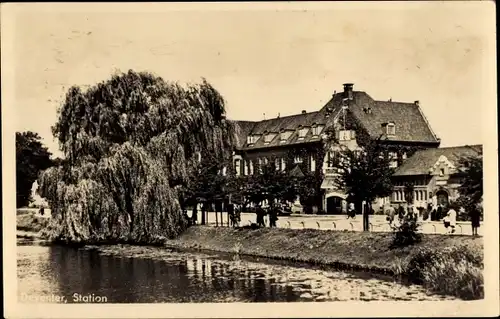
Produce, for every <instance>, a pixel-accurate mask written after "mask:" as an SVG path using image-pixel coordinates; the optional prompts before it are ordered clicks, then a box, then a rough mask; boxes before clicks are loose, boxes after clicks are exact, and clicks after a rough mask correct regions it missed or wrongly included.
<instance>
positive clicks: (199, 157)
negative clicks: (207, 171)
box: [196, 152, 201, 163]
mask: <svg viewBox="0 0 500 319" xmlns="http://www.w3.org/2000/svg"><path fill="white" fill-rule="evenodd" d="M196 160H197V161H198V163H199V162H201V153H200V152H196Z"/></svg>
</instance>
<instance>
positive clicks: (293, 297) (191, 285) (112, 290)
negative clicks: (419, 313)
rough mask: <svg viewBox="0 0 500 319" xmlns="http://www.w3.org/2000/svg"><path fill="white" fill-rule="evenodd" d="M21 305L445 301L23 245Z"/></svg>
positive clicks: (328, 276)
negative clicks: (25, 303) (22, 303)
mask: <svg viewBox="0 0 500 319" xmlns="http://www.w3.org/2000/svg"><path fill="white" fill-rule="evenodd" d="M17 249H18V251H17V265H18V270H17V273H18V298H19V301H20V302H67V303H74V302H93V303H98V302H108V303H161V302H231V301H236V302H283V301H289V302H293V301H338V300H443V299H453V298H452V297H447V296H439V295H433V294H429V293H427V292H426V291H425V289H424V288H423V287H421V286H416V285H405V284H403V283H400V282H397V281H395V280H393V279H391V278H387V277H385V278H384V277H380V276H377V277H375V276H373V275H369V276H368V275H367V274H362V273H353V272H341V271H334V270H331V269H330V270H325V269H319V268H311V267H305V266H304V265H297V264H293V263H285V262H275V261H269V260H266V259H255V258H243V257H238V256H228V255H219V254H211V253H208V254H207V253H200V252H185V251H184V252H183V251H173V250H168V249H165V248H156V247H137V246H113V247H112V246H105V247H99V248H98V249H97V248H92V247H90V248H80V249H76V248H69V247H63V246H47V245H42V244H40V243H33V242H29V241H18V247H17Z"/></svg>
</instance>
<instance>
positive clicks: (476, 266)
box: [405, 246, 484, 300]
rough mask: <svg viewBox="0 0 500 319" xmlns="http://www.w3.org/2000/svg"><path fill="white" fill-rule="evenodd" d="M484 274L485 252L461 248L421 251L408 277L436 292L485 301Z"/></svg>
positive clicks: (408, 272)
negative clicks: (483, 253)
mask: <svg viewBox="0 0 500 319" xmlns="http://www.w3.org/2000/svg"><path fill="white" fill-rule="evenodd" d="M482 272H483V256H482V253H481V252H479V251H473V250H471V249H470V248H469V247H467V246H458V247H450V248H446V249H444V250H442V251H436V250H432V249H421V250H419V251H417V252H416V253H415V254H414V256H413V257H412V258H411V260H410V262H409V263H408V265H407V266H406V270H405V275H406V276H408V277H409V278H410V279H411V280H412V281H413V282H415V283H417V284H423V285H424V286H425V287H427V288H429V289H431V290H433V291H436V292H439V293H444V294H450V295H455V296H457V297H459V298H462V299H466V300H471V299H482V298H484V288H483V283H484V278H483V274H482Z"/></svg>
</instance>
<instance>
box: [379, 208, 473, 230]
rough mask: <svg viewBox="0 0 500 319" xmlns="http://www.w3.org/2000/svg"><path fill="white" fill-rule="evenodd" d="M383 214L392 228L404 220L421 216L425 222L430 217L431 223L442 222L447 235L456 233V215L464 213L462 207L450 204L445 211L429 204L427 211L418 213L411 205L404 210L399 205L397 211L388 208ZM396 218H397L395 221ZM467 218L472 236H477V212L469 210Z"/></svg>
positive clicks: (421, 210)
mask: <svg viewBox="0 0 500 319" xmlns="http://www.w3.org/2000/svg"><path fill="white" fill-rule="evenodd" d="M385 213H386V215H387V217H386V220H387V221H388V222H389V225H391V226H393V225H394V224H395V223H396V222H400V221H402V220H403V219H404V218H408V219H414V220H417V219H418V217H419V215H421V216H422V219H423V220H427V219H429V217H431V218H430V220H431V221H439V220H442V222H443V225H444V227H445V228H446V230H447V233H449V234H453V233H455V231H456V225H457V216H458V214H460V215H463V214H465V213H466V212H465V208H464V207H462V206H459V205H456V204H450V205H449V206H448V210H446V207H444V206H442V205H437V207H434V208H433V207H432V204H429V206H428V207H427V210H425V209H420V210H419V213H417V212H416V211H415V209H414V207H413V206H411V205H410V206H408V207H407V208H406V209H405V208H404V207H403V206H402V205H399V206H398V208H397V209H396V208H394V207H392V206H389V207H388V208H387V209H386V210H385ZM396 217H398V218H397V219H396ZM469 217H470V221H471V226H472V235H474V236H477V231H478V228H479V224H480V212H479V210H471V211H470V212H469Z"/></svg>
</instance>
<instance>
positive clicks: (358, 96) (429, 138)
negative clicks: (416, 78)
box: [235, 91, 440, 150]
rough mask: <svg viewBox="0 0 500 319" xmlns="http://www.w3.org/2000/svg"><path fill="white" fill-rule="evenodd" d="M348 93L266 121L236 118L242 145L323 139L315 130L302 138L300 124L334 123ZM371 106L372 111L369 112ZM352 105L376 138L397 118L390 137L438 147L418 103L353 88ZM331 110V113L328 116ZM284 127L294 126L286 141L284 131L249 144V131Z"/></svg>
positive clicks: (260, 132)
mask: <svg viewBox="0 0 500 319" xmlns="http://www.w3.org/2000/svg"><path fill="white" fill-rule="evenodd" d="M344 98H345V93H344V92H340V93H335V94H333V96H332V98H331V99H330V100H329V101H328V102H327V103H326V105H325V106H324V107H323V108H322V109H321V110H320V111H317V112H309V113H304V114H296V115H290V116H283V117H278V118H273V119H268V120H263V121H257V122H249V121H235V122H236V123H237V126H238V127H239V128H240V129H239V131H238V132H239V133H237V140H238V143H237V144H238V149H245V150H253V149H261V148H267V147H275V146H284V145H294V144H303V143H313V142H319V141H321V137H319V136H313V135H312V132H311V130H309V131H308V132H307V135H306V136H305V138H303V139H299V138H298V133H297V129H298V128H299V126H306V127H311V126H312V125H313V124H317V125H324V126H325V127H328V126H330V125H331V124H332V123H333V119H334V118H335V115H337V114H339V111H340V110H341V109H342V104H343V103H342V100H343V99H344ZM366 108H370V110H371V112H368V113H367V112H365V109H366ZM349 109H350V110H351V112H352V114H353V115H354V116H355V117H356V118H357V119H358V120H359V121H360V122H361V124H362V125H363V126H364V127H365V129H366V130H367V131H368V133H369V134H370V136H371V137H372V138H374V139H376V138H379V137H380V135H381V134H382V133H383V132H384V131H383V128H382V124H384V123H389V122H394V123H395V124H396V134H395V135H394V136H392V137H386V138H387V139H388V140H392V141H397V142H417V143H429V144H433V145H434V146H435V147H437V146H438V145H439V143H440V141H439V139H438V138H437V137H436V135H435V134H434V133H433V132H432V129H431V127H430V125H429V123H428V122H427V119H426V118H425V116H424V115H423V113H422V111H421V109H420V107H419V105H418V104H415V103H401V102H392V101H387V102H386V101H375V100H374V99H372V98H371V97H370V96H369V95H368V94H366V93H365V92H361V91H353V100H351V101H350V102H349ZM328 114H331V116H327V115H328ZM282 130H292V131H293V133H292V134H291V135H290V137H289V138H288V139H287V141H286V142H282V141H280V134H276V136H275V137H274V139H273V140H272V141H271V142H269V143H265V142H264V138H263V137H261V138H259V140H258V141H257V142H256V143H254V144H252V145H251V146H250V145H248V144H247V143H246V142H247V141H246V137H247V136H248V135H252V134H253V135H263V134H265V133H280V131H282Z"/></svg>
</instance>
